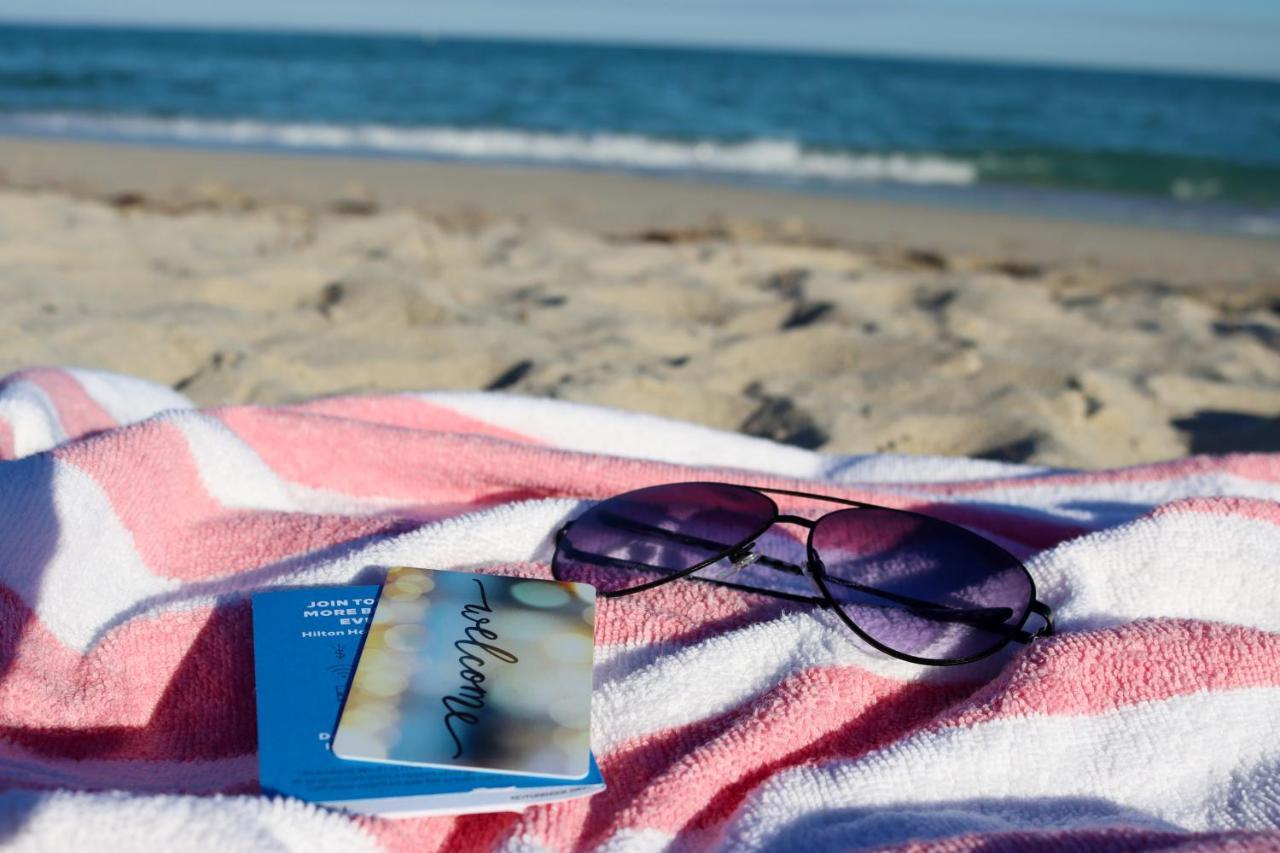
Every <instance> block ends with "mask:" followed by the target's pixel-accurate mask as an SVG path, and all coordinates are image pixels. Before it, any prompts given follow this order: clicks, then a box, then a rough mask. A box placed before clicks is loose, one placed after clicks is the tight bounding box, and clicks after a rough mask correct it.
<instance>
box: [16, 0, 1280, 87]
mask: <svg viewBox="0 0 1280 853" xmlns="http://www.w3.org/2000/svg"><path fill="white" fill-rule="evenodd" d="M0 19H4V20H9V21H48V22H56V23H84V22H87V23H107V24H122V25H127V24H146V25H160V26H164V25H178V26H201V27H245V28H269V29H307V30H315V29H320V30H341V31H366V30H371V31H381V32H409V33H419V32H428V33H435V34H440V35H476V36H518V37H525V38H546V37H551V38H560V39H573V40H593V41H596V40H603V41H628V42H644V43H665V44H710V45H734V46H750V47H766V48H780V49H799V50H819V51H836V52H848V53H869V54H888V55H900V56H915V57H938V58H967V59H981V60H997V61H1034V62H1045V63H1051V64H1065V65H1084V66H1102V67H1136V68H1150V69H1161V70H1173V71H1201V72H1215V73H1227V74H1236V75H1245V76H1264V77H1271V78H1280V0H644V1H643V2H637V0H454V2H446V0H359V2H352V1H351V0H308V2H305V3H304V2H296V0H295V2H276V3H263V2H262V0H219V2H217V3H210V2H208V0H113V2H112V3H110V4H107V3H104V2H103V0H59V2H57V3H55V4H50V3H49V2H48V0H4V3H3V4H0Z"/></svg>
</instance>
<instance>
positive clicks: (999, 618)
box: [566, 512, 1012, 625]
mask: <svg viewBox="0 0 1280 853" xmlns="http://www.w3.org/2000/svg"><path fill="white" fill-rule="evenodd" d="M601 517H602V519H604V520H605V521H607V522H609V523H610V524H612V525H613V526H615V527H618V528H620V529H622V530H630V531H632V532H634V533H646V534H651V535H655V536H661V537H663V538H664V539H671V540H674V541H676V542H682V543H684V544H686V545H694V546H697V547H700V548H707V549H714V550H717V551H723V550H725V549H726V548H729V546H728V545H726V544H725V543H723V542H715V541H713V540H710V539H702V538H701V537H698V536H690V535H689V534H687V533H678V532H676V531H674V530H667V529H666V528H665V527H657V526H655V525H651V524H645V523H643V522H638V521H632V520H631V519H629V518H623V517H621V516H619V515H615V514H614V513H611V512H603V513H601ZM566 529H567V528H566ZM750 547H751V543H747V544H744V545H739V546H737V547H735V548H734V549H733V550H731V551H729V552H728V553H727V554H726V556H727V557H728V558H729V559H730V560H733V561H734V562H737V560H738V559H740V558H741V557H742V556H744V555H745V553H747V549H748V548H750ZM757 557H758V559H757V560H756V562H758V563H760V564H761V565H765V566H769V567H771V568H774V569H777V570H778V571H782V572H786V573H787V574H793V575H803V574H804V569H802V568H801V567H800V566H797V565H794V564H792V563H788V562H786V561H784V560H779V559H776V558H774V557H770V556H767V555H765V554H759V555H757ZM825 579H826V580H828V581H830V582H832V583H836V584H839V585H840V586H843V587H846V588H848V589H853V590H856V591H858V592H861V593H865V594H866V595H872V596H876V597H877V598H883V599H885V600H887V601H892V602H894V603H896V604H903V605H906V606H907V607H910V608H912V609H913V610H916V611H917V612H920V613H921V615H927V616H929V617H931V618H934V619H936V620H937V621H939V622H965V623H968V624H973V625H983V624H998V623H1003V622H1004V620H1006V619H1008V618H1009V616H1011V615H1012V614H1011V612H1010V611H1009V609H1008V608H1007V607H985V608H959V607H945V606H943V605H939V604H934V603H933V602H930V601H922V600H921V599H918V598H911V597H910V596H906V595H898V594H896V593H892V592H885V591H884V590H879V589H875V588H873V587H869V586H863V585H861V584H857V583H853V582H852V581H844V580H840V579H838V578H833V577H831V576H830V575H826V576H825ZM704 580H705V578H704Z"/></svg>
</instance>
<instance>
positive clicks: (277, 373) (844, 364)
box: [0, 139, 1280, 468]
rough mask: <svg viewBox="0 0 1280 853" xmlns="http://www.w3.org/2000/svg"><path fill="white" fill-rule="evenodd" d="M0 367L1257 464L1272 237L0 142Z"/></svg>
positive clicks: (224, 396) (549, 179)
mask: <svg viewBox="0 0 1280 853" xmlns="http://www.w3.org/2000/svg"><path fill="white" fill-rule="evenodd" d="M0 169H2V170H3V173H2V174H0V299H3V305H4V307H5V311H4V315H3V316H4V321H3V325H0V372H2V373H7V372H9V371H11V370H15V369H18V368H21V367H24V366H29V365H34V364H67V365H77V366H86V367H94V368H102V369H107V370H116V371H123V372H126V373H131V374H136V375H138V376H142V377H146V378H150V379H154V380H157V381H160V382H164V383H166V384H169V385H172V386H173V387H175V388H177V389H179V390H181V391H182V392H183V393H185V394H187V395H188V396H190V397H191V398H192V399H193V400H195V401H196V402H198V403H200V404H219V403H240V402H253V403H275V402H286V401H294V400H299V399H303V398H309V397H314V396H318V395H329V394H337V393H350V392H366V391H392V390H406V389H409V390H427V389H480V388H491V389H502V390H505V391H510V392H515V393H520V394H530V395H537V396H552V397H559V398H562V399H570V400H578V401H586V402H592V403H599V404H603V405H609V406H619V407H622V408H626V409H632V410H637V411H643V412H650V413H654V414H658V415H663V416H668V417H674V418H681V419H686V420H691V421H695V422H699V423H704V424H708V425H711V426H715V427H720V428H724V429H733V430H742V431H745V432H748V433H752V434H757V435H762V436H767V437H770V438H774V439H778V440H781V441H787V442H791V443H794V444H798V445H801V446H804V447H814V448H820V449H822V450H824V451H829V452H835V453H871V452H883V451H890V452H898V453H924V454H948V455H966V456H973V455H978V456H984V457H989V458H996V459H1004V460H1012V461H1026V462H1031V463H1038V464H1044V465H1054V466H1070V467H1079V468H1101V467H1110V466H1116V465H1124V464H1130V463H1137V462H1144V461H1151V460H1159V459H1167V458H1172V457H1178V456H1183V455H1185V454H1187V453H1193V452H1231V451H1242V450H1273V451H1274V450H1280V243H1277V242H1276V241H1264V240H1247V239H1237V238H1228V237H1217V236H1209V235H1202V234H1193V233H1181V232H1173V231H1157V230H1144V229H1138V228H1128V227H1121V226H1113V225H1104V224H1090V223H1082V222H1073V221H1066V220H1053V219H1049V218H1043V219H1035V218H1030V217H1011V216H1004V215H999V214H994V213H976V212H968V211H962V210H947V209H931V208H925V207H915V206H909V205H902V204H891V203H888V202H872V201H863V200H857V201H855V200H849V199H842V198H836V197H822V196H816V195H815V196H808V195H799V194H792V193H786V192H780V191H777V192H775V191H767V190H751V189H742V188H735V187H730V186H718V185H699V184H693V183H687V182H680V181H675V180H658V179H645V178H640V177H628V176H619V175H608V174H590V173H574V172H564V171H555V170H534V169H519V168H503V167H480V166H474V165H451V164H439V163H425V162H408V161H392V160H377V159H359V158H339V157H318V156H317V157H310V156H282V155H268V154H246V153H232V152H207V151H196V150H188V149H165V148H154V149H153V148H145V147H125V146H112V145H107V144H89V143H73V142H51V141H44V140H35V139H3V140H0Z"/></svg>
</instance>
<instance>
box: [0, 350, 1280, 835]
mask: <svg viewBox="0 0 1280 853" xmlns="http://www.w3.org/2000/svg"><path fill="white" fill-rule="evenodd" d="M0 460H4V461H2V462H0V581H2V583H0V778H2V780H3V793H0V844H5V843H7V844H10V845H15V846H17V847H18V848H30V849H39V850H51V851H62V850H84V849H110V850H123V849H158V850H210V851H218V853H226V851H229V850H248V849H258V848H262V849H289V850H292V849H300V850H306V851H308V853H319V851H324V850H342V851H348V853H349V851H356V850H405V851H408V850H415V851H416V850H433V849H446V848H447V849H451V850H452V849H489V848H499V849H503V850H511V851H536V850H562V849H573V848H577V849H608V850H619V851H622V850H662V849H676V850H704V849H713V850H744V849H750V850H787V849H805V850H818V849H830V848H842V849H848V848H861V847H884V846H887V847H901V848H904V849H917V848H919V847H921V846H926V847H928V846H935V845H936V846H941V847H945V848H946V849H955V850H972V849H978V848H981V849H984V850H986V849H991V848H997V849H1002V848H1005V847H1018V846H1024V845H1028V844H1036V845H1043V846H1046V847H1058V848H1070V849H1078V848H1081V847H1084V848H1088V849H1133V848H1145V847H1179V848H1195V849H1201V848H1215V849H1216V848H1219V847H1224V846H1225V847H1231V846H1234V847H1240V848H1260V847H1269V848H1280V633H1277V632H1280V505H1278V504H1277V503H1276V501H1277V500H1280V456H1269V455H1241V456H1229V457H1223V458H1189V459H1184V460H1179V461H1176V462H1169V463H1163V464H1156V465H1144V466H1139V467H1134V468H1126V469H1121V470H1113V471H1102V472H1094V473H1076V472H1064V471H1049V470H1043V469H1038V468H1033V467H1027V466H1017V465H1006V464H997V463H992V462H979V461H973V460H965V459H942V458H924V457H905V456H883V455H878V456H854V457H839V456H829V455H822V454H817V453H811V452H808V451H803V450H798V449H796V448H792V447H784V446H780V445H775V444H771V443H768V442H764V441H759V440H756V439H752V438H747V437H743V436H739V435H732V434H726V433H721V432H717V431H713V430H710V429H706V428H702V427H697V426H692V425H689V424H682V423H676V422H671V421H666V420H661V419H657V418H653V417H647V416H642V415H636V414H628V413H623V412H618V411H611V410H607V409H600V408H595V407H591V406H585V405H577V404H570V403H563V402H556V401H548V400H534V399H525V398H521V397H517V396H509V395H500V394H483V393H430V394H402V395H388V396H375V397H351V398H338V399H327V400H320V401H317V402H313V403H308V404H303V405H294V406H279V407H231V408H222V409H209V410H197V409H195V408H193V407H192V406H191V404H190V403H189V401H187V400H186V399H184V398H183V397H182V396H180V395H178V394H176V393H174V392H172V391H170V390H168V389H166V388H163V387H159V386H156V385H153V384H150V383H147V382H143V381H140V380H137V379H131V378H127V377H123V376H118V375H110V374H105V373H99V372H92V371H84V370H61V369H38V370H29V371H23V372H21V373H18V374H15V375H12V376H10V377H8V378H7V379H5V380H4V381H3V382H2V383H0ZM687 479H723V480H729V481H738V482H754V483H757V484H762V485H781V486H792V487H795V486H797V485H799V486H801V487H806V488H810V489H811V490H814V491H827V492H829V493H831V494H837V495H845V496H850V497H856V498H862V499H865V500H870V501H873V502H876V503H882V504H889V505H896V506H911V507H920V508H924V509H926V510H927V511H933V512H939V513H942V514H945V515H947V516H948V517H949V518H952V519H955V520H959V521H962V522H963V523H965V524H968V525H970V526H972V527H974V528H976V529H980V530H983V531H985V532H986V533H988V534H989V535H992V536H993V537H997V538H998V539H999V540H1000V541H1002V542H1004V543H1006V544H1007V545H1009V547H1011V548H1013V549H1015V550H1017V551H1018V552H1019V553H1020V554H1022V555H1023V556H1025V557H1026V560H1027V562H1028V565H1029V567H1030V569H1031V571H1032V573H1033V574H1034V575H1035V577H1036V580H1037V582H1038V584H1039V587H1040V590H1041V595H1042V597H1043V598H1045V599H1046V600H1047V601H1048V602H1049V603H1050V604H1052V605H1053V607H1054V609H1055V611H1056V613H1057V616H1058V623H1059V626H1060V628H1061V634H1060V635H1059V636H1057V637H1054V638H1051V639H1048V640H1045V641H1043V642H1040V643H1037V644H1035V645H1034V646H1032V647H1030V648H1020V649H1018V650H1015V651H1013V652H1011V653H1010V654H1009V655H1006V656H1004V657H1002V658H1000V659H998V660H995V661H992V662H990V663H989V664H988V665H978V666H971V667H960V668H953V669H936V668H921V667H915V666H911V665H908V664H904V663H900V662H898V661H895V660H892V659H889V658H886V657H885V656H883V655H879V654H877V653H874V652H872V651H870V650H868V649H866V648H864V647H862V646H860V645H859V644H858V643H857V642H855V641H854V640H852V639H851V636H850V634H849V633H848V632H847V631H846V630H845V629H844V628H843V627H841V626H840V624H839V623H838V622H836V621H835V620H834V619H832V618H830V617H829V615H827V614H824V613H821V612H813V611H811V610H808V609H805V608H802V607H796V606H794V605H790V606H783V605H779V604H778V603H777V602H772V601H768V600H765V599H761V598H758V597H756V596H752V595H748V594H739V593H735V592H732V591H728V590H723V589H718V588H714V587H708V586H707V585H706V584H697V583H692V582H681V583H674V584H670V585H668V586H667V587H665V588H662V589H660V590H655V591H653V592H651V593H648V594H646V595H640V596H634V597H631V598H627V599H620V600H616V601H608V602H605V603H603V604H602V606H601V608H600V612H599V616H598V623H597V624H598V627H597V632H598V638H597V639H598V644H599V646H598V655H597V673H596V681H597V685H596V692H595V696H594V718H593V724H594V740H595V743H594V746H595V749H596V751H597V754H598V755H599V756H600V758H601V765H602V768H603V771H604V774H605V776H606V778H607V780H608V783H609V789H608V791H607V792H606V793H604V794H602V795H600V796H597V797H595V798H593V799H590V800H582V801H576V802H571V803H565V804H558V805H553V806H549V807H538V808H533V809H530V810H528V811H526V812H525V813H523V814H521V815H515V814H501V815H489V816H473V817H465V818H455V819H444V818H435V819H422V820H409V821H385V820H374V819H366V818H356V817H351V816H348V815H345V814H342V813H337V812H331V811H327V810H324V809H320V808H316V807H313V806H310V805H307V804H304V803H301V802H296V801H290V800H284V799H279V798H268V797H264V796H262V795H260V794H259V792H258V789H257V780H256V758H255V739H256V734H255V727H254V701H253V676H252V667H251V660H252V651H251V648H250V625H249V606H248V594H249V593H250V592H252V591H254V590H259V589H263V588H267V587H270V586H273V585H277V584H304V583H315V584H334V583H343V582H347V581H355V580H357V579H360V580H367V579H368V578H369V573H370V567H377V566H387V565H392V564H399V563H404V564H410V565H418V566H425V567H431V568H437V567H439V568H444V567H450V568H476V569H479V570H485V569H491V568H500V569H501V570H502V571H504V572H527V573H530V574H533V575H543V576H545V575H546V574H547V572H548V568H547V562H548V560H549V558H550V554H551V549H552V544H551V534H552V531H553V530H554V529H555V528H556V527H557V525H558V524H559V523H560V522H561V521H562V520H563V519H564V518H565V517H566V516H567V515H569V514H570V513H572V512H573V511H574V510H575V509H576V508H577V507H579V506H580V505H581V503H582V501H584V500H588V499H598V498H601V497H605V496H608V495H610V494H614V493H617V492H620V491H623V490H626V489H629V488H633V487H638V486H641V485H646V484H651V483H657V482H667V481H676V480H687Z"/></svg>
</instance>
